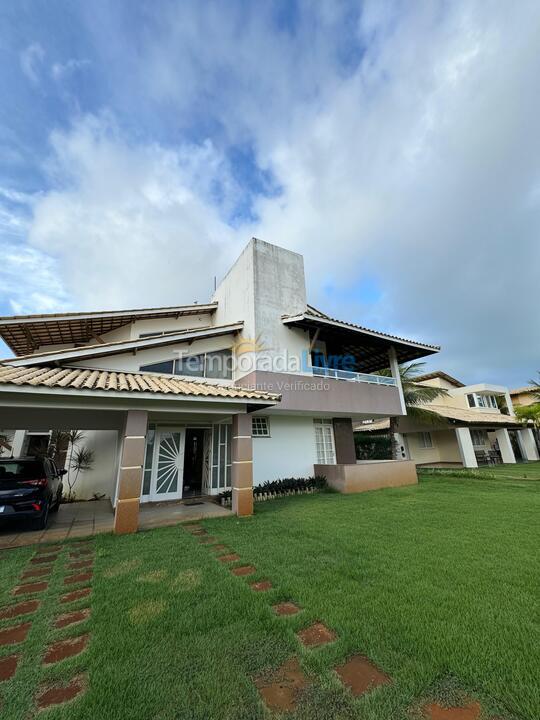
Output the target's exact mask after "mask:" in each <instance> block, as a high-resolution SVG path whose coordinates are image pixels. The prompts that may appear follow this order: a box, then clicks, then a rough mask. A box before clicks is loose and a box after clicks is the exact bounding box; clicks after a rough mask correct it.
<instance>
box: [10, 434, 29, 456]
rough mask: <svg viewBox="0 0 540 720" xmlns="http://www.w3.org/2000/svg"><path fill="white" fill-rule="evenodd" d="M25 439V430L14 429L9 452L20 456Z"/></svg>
mask: <svg viewBox="0 0 540 720" xmlns="http://www.w3.org/2000/svg"><path fill="white" fill-rule="evenodd" d="M25 439H26V430H15V434H14V435H13V440H12V441H11V454H12V456H13V457H20V456H21V455H22V451H23V445H24V441H25Z"/></svg>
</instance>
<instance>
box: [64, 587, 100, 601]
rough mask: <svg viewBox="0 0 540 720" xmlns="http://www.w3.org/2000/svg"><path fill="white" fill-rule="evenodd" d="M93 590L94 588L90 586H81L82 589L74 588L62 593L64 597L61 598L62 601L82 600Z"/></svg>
mask: <svg viewBox="0 0 540 720" xmlns="http://www.w3.org/2000/svg"><path fill="white" fill-rule="evenodd" d="M91 592H92V588H89V587H85V588H81V589H80V590H73V591H72V592H69V593H67V594H66V595H62V597H61V598H60V602H61V603H70V602H75V600H82V599H83V598H85V597H88V596H89V595H90V593H91Z"/></svg>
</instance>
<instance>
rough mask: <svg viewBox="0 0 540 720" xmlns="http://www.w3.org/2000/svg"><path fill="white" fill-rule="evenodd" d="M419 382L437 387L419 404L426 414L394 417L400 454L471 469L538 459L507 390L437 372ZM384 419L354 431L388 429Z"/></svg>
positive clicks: (419, 461) (419, 462)
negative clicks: (434, 395)
mask: <svg viewBox="0 0 540 720" xmlns="http://www.w3.org/2000/svg"><path fill="white" fill-rule="evenodd" d="M415 382H417V383H418V384H420V385H427V386H431V387H437V388H442V389H444V390H445V391H446V394H445V395H440V396H439V397H437V398H436V399H435V400H434V401H433V402H430V403H426V405H424V406H422V408H423V409H424V410H425V411H426V412H427V414H428V415H429V416H430V417H429V419H422V420H420V421H419V420H416V419H413V418H412V417H411V416H407V417H402V418H399V420H398V433H397V438H396V439H397V442H398V447H399V450H400V452H401V454H402V457H403V458H410V459H411V460H414V462H415V463H416V464H417V465H424V466H435V467H437V466H439V467H441V466H463V467H469V468H474V467H478V465H479V464H488V463H494V462H503V463H515V462H516V457H517V459H519V460H538V459H539V456H538V448H537V447H536V443H535V440H534V436H533V434H532V431H531V429H530V428H525V427H523V425H522V424H521V423H520V422H519V420H518V419H517V418H516V417H515V415H514V409H513V404H512V399H511V396H510V392H509V390H508V389H507V388H505V387H503V386H500V385H491V384H488V383H481V384H477V385H464V384H463V383H462V382H461V381H460V380H457V379H456V378H454V377H452V376H450V375H448V374H447V373H445V372H442V371H440V370H439V371H436V372H432V373H428V374H425V375H421V376H418V378H417V379H416V380H415ZM389 428H390V421H389V420H388V419H384V420H374V421H373V422H367V423H365V422H364V423H360V424H359V425H357V426H356V427H355V430H356V431H357V432H362V433H364V432H369V433H388V431H389Z"/></svg>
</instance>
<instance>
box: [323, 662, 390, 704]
mask: <svg viewBox="0 0 540 720" xmlns="http://www.w3.org/2000/svg"><path fill="white" fill-rule="evenodd" d="M335 671H336V672H337V674H338V675H339V677H340V679H341V682H342V683H343V684H344V685H346V686H347V687H348V688H349V690H350V691H351V692H352V694H353V695H354V696H355V697H358V696H359V695H363V694H364V693H365V692H368V691H369V690H373V688H376V687H378V686H379V685H386V684H387V683H389V682H392V681H391V679H390V677H389V676H388V675H386V673H384V672H383V671H382V670H380V669H379V668H378V667H377V666H376V665H374V664H373V663H372V662H371V661H370V660H369V659H368V658H367V657H365V656H364V655H353V656H352V657H350V658H349V659H348V660H347V662H345V663H343V665H338V666H337V667H336V668H335Z"/></svg>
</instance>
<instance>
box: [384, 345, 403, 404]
mask: <svg viewBox="0 0 540 720" xmlns="http://www.w3.org/2000/svg"><path fill="white" fill-rule="evenodd" d="M388 360H389V361H390V372H391V373H392V377H393V378H394V380H395V381H396V383H397V389H398V392H399V403H400V405H401V414H402V415H406V414H407V407H406V405H405V397H404V395H403V387H402V385H401V374H400V372H399V363H398V361H397V356H396V348H395V347H394V346H392V347H391V348H390V349H389V350H388Z"/></svg>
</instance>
